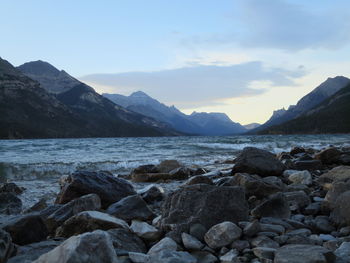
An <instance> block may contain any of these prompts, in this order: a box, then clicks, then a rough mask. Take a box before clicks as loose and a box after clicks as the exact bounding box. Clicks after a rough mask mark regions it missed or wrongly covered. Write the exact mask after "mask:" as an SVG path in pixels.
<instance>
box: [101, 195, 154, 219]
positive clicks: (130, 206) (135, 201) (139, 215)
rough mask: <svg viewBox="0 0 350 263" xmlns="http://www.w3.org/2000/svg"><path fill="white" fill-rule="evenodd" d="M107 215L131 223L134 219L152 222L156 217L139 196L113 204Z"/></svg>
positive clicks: (129, 197) (125, 198)
mask: <svg viewBox="0 0 350 263" xmlns="http://www.w3.org/2000/svg"><path fill="white" fill-rule="evenodd" d="M106 213H108V214H110V215H113V216H115V217H118V218H120V219H123V220H125V221H127V222H130V221H131V220H133V219H137V220H144V221H147V220H150V219H152V218H154V217H155V215H154V214H153V212H152V211H151V210H150V209H149V207H148V206H147V203H146V202H145V201H144V200H143V199H142V198H141V197H140V196H139V195H131V196H127V197H124V198H123V199H121V200H120V201H118V202H116V203H114V204H111V205H110V206H109V207H108V208H107V210H106Z"/></svg>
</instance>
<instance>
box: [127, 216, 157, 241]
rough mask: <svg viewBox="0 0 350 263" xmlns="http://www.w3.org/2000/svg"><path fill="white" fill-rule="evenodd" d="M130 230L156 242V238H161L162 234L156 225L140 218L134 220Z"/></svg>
mask: <svg viewBox="0 0 350 263" xmlns="http://www.w3.org/2000/svg"><path fill="white" fill-rule="evenodd" d="M130 230H131V231H132V232H133V233H135V234H136V235H137V236H139V237H140V238H142V239H143V240H145V241H147V242H154V241H156V240H159V238H160V236H161V234H162V233H161V231H159V230H158V229H157V228H155V227H154V226H151V225H150V224H148V223H146V222H142V221H138V220H133V221H132V223H131V226H130Z"/></svg>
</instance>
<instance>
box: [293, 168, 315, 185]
mask: <svg viewBox="0 0 350 263" xmlns="http://www.w3.org/2000/svg"><path fill="white" fill-rule="evenodd" d="M288 180H289V181H290V182H292V183H293V184H305V185H311V184H312V176H311V174H310V172H309V171H306V170H304V171H295V172H293V173H291V174H290V175H289V176H288Z"/></svg>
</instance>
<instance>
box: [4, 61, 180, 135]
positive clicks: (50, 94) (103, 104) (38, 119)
mask: <svg viewBox="0 0 350 263" xmlns="http://www.w3.org/2000/svg"><path fill="white" fill-rule="evenodd" d="M0 73H1V83H0V84H1V86H0V89H1V90H0V92H1V94H0V96H1V97H0V100H1V111H0V113H1V119H0V126H1V138H56V137H60V138H61V137H62V138H63V137H64V138H65V137H120V136H163V135H177V134H179V133H177V132H174V131H172V130H171V129H170V128H169V127H168V126H167V125H166V124H164V123H160V122H158V121H155V120H153V119H151V118H148V117H145V116H143V115H141V114H137V113H134V112H130V111H128V110H126V109H124V108H122V107H120V106H118V105H115V104H114V103H113V102H111V101H109V100H108V99H106V98H104V97H102V96H101V95H99V94H97V93H96V92H95V91H94V89H92V88H91V87H89V86H87V85H85V84H84V83H81V82H80V81H78V80H76V79H74V78H73V77H71V76H70V75H68V74H67V73H65V72H64V71H58V70H57V69H56V68H54V67H53V66H51V65H50V64H48V63H46V62H43V61H36V62H32V63H26V64H24V65H22V66H20V67H18V68H17V69H16V68H14V67H13V66H12V65H11V64H10V63H8V62H7V61H5V60H1V63H0ZM26 74H28V75H26ZM29 76H30V77H29ZM53 87H54V88H53Z"/></svg>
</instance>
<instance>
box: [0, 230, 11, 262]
mask: <svg viewBox="0 0 350 263" xmlns="http://www.w3.org/2000/svg"><path fill="white" fill-rule="evenodd" d="M14 252H15V246H14V245H13V243H12V239H11V236H10V234H9V233H7V232H5V231H3V230H2V229H0V263H5V262H7V259H8V258H9V257H10V256H11V255H12V254H13V253H14Z"/></svg>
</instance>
